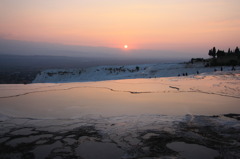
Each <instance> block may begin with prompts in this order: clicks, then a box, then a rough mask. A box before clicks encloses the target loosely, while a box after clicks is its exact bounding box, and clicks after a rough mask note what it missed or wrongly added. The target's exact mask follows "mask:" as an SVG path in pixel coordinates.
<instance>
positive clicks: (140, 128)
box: [0, 114, 240, 159]
mask: <svg viewBox="0 0 240 159" xmlns="http://www.w3.org/2000/svg"><path fill="white" fill-rule="evenodd" d="M236 116H237V117H239V115H237V114H234V115H231V114H225V115H215V116H197V115H195V116H193V115H186V116H166V115H142V116H119V117H108V118H103V117H92V118H87V119H86V118H82V119H81V118H77V119H76V118H75V119H33V118H30V119H29V118H16V117H7V116H5V117H4V118H1V120H0V125H1V128H2V130H1V131H0V158H3V159H5V158H6V159H7V158H24V159H28V158H37V159H38V158H79V159H92V158H104V159H108V158H109V159H110V158H119V159H121V158H124V159H133V158H136V159H146V158H149V159H150V158H152V159H153V158H187V157H186V156H188V154H187V151H186V152H184V153H183V152H182V150H179V151H178V148H173V147H174V146H173V147H171V146H169V145H171V144H173V145H174V144H175V145H176V144H177V145H179V144H180V145H183V146H184V145H185V146H186V147H187V146H189V145H192V146H190V147H193V148H194V147H196V148H195V149H198V148H199V151H205V150H206V151H207V150H209V151H210V152H214V153H213V155H215V157H217V158H239V157H240V123H239V120H238V119H237V118H235V117H236ZM184 155H185V156H184ZM193 155H194V154H193Z"/></svg>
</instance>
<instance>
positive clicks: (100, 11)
mask: <svg viewBox="0 0 240 159" xmlns="http://www.w3.org/2000/svg"><path fill="white" fill-rule="evenodd" d="M239 7H240V0H0V38H2V39H14V40H22V41H35V42H47V43H59V44H67V45H81V46H102V47H110V48H124V45H126V44H127V45H128V49H137V50H141V49H150V50H173V51H184V50H186V51H189V50H195V49H200V50H202V51H204V50H208V49H210V48H211V47H213V46H216V47H218V48H220V49H228V48H229V47H230V48H232V49H234V48H235V47H236V46H237V45H238V46H240V11H239Z"/></svg>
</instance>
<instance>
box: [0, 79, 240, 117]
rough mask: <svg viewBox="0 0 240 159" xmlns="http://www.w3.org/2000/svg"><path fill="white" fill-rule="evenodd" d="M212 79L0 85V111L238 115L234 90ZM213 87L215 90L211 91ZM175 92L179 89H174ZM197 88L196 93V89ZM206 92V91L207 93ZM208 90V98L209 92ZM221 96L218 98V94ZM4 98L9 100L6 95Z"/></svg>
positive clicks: (65, 114) (42, 114) (78, 114)
mask: <svg viewBox="0 0 240 159" xmlns="http://www.w3.org/2000/svg"><path fill="white" fill-rule="evenodd" d="M213 78H214V77H205V78H204V79H201V80H199V79H198V78H194V79H192V78H159V79H134V80H117V81H103V82H86V83H66V84H31V85H1V87H0V89H1V94H0V95H1V98H0V105H1V108H0V109H1V112H2V113H3V114H7V115H13V116H24V117H47V118H55V117H58V118H61V117H62V118H65V117H66V118H67V117H81V116H84V115H89V114H93V115H101V116H116V115H141V114H166V115H185V114H200V115H214V114H226V113H231V112H235V113H240V109H239V108H238V103H239V102H240V99H239V98H233V97H229V96H239V94H238V93H239V92H238V91H232V92H230V91H228V90H227V87H231V86H232V85H235V86H236V82H238V81H235V83H233V84H232V85H231V84H229V81H225V82H226V84H225V86H226V87H224V89H225V92H223V91H222V87H221V86H216V84H221V85H223V84H224V82H223V81H222V80H221V79H220V80H219V79H215V80H214V81H213V80H212V79H213ZM213 87H214V89H213ZM175 88H178V89H175ZM196 90H198V91H196ZM206 92H207V93H206ZM211 92H213V94H211ZM220 92H221V93H222V94H220V95H218V94H219V93H220ZM7 96H9V97H7Z"/></svg>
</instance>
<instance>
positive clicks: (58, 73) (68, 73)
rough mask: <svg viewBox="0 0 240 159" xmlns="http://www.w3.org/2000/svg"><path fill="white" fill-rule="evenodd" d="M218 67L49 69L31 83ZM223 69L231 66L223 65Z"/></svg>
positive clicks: (152, 75) (203, 70)
mask: <svg viewBox="0 0 240 159" xmlns="http://www.w3.org/2000/svg"><path fill="white" fill-rule="evenodd" d="M214 69H217V70H220V67H216V68H213V67H204V64H203V63H195V64H177V63H171V64H142V65H126V66H98V67H90V68H85V69H50V70H45V71H42V72H41V73H40V74H38V75H37V77H36V78H35V80H34V81H33V83H68V82H86V81H104V80H117V79H135V78H155V77H174V76H178V75H181V76H182V75H183V73H184V74H185V73H187V74H188V75H191V74H196V73H197V72H199V73H206V72H213V71H214ZM223 69H224V71H229V70H231V67H224V68H223Z"/></svg>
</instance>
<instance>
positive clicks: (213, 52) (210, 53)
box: [208, 47, 216, 59]
mask: <svg viewBox="0 0 240 159" xmlns="http://www.w3.org/2000/svg"><path fill="white" fill-rule="evenodd" d="M208 55H209V56H212V57H213V58H214V59H215V58H216V48H215V47H213V49H211V50H209V52H208Z"/></svg>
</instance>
